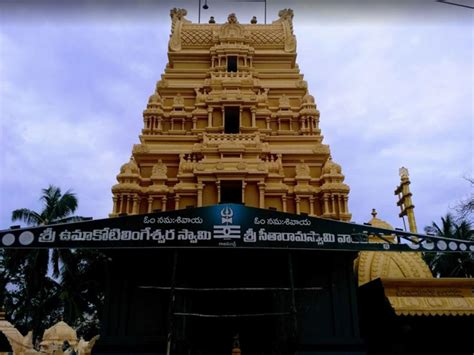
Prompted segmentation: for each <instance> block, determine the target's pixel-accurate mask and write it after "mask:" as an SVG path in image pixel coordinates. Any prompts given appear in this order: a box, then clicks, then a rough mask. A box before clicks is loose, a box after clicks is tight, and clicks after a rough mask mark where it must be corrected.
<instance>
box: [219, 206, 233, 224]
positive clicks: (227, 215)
mask: <svg viewBox="0 0 474 355" xmlns="http://www.w3.org/2000/svg"><path fill="white" fill-rule="evenodd" d="M233 216H234V211H232V208H230V207H226V208H224V209H222V211H221V217H222V219H221V221H222V224H228V223H232V217H233Z"/></svg>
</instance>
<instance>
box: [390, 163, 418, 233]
mask: <svg viewBox="0 0 474 355" xmlns="http://www.w3.org/2000/svg"><path fill="white" fill-rule="evenodd" d="M399 175H400V180H401V182H400V185H399V186H397V188H396V189H395V195H397V196H398V202H397V206H400V210H401V212H400V213H399V215H398V216H399V217H400V218H403V217H404V216H407V218H408V226H409V229H410V232H412V233H417V229H416V220H415V212H414V211H413V209H414V208H415V205H414V204H413V201H412V199H411V196H412V193H411V192H410V178H409V177H408V169H407V168H405V167H403V166H402V167H401V168H400V170H399Z"/></svg>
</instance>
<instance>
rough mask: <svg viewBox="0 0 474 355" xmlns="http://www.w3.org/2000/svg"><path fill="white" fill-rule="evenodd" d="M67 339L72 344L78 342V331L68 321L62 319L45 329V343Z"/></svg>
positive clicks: (60, 341) (43, 342)
mask: <svg viewBox="0 0 474 355" xmlns="http://www.w3.org/2000/svg"><path fill="white" fill-rule="evenodd" d="M65 340H67V341H68V342H69V343H70V344H71V345H72V344H75V343H77V333H76V331H75V330H74V329H73V328H71V327H70V326H69V325H68V324H67V323H66V322H63V321H60V322H58V323H56V324H55V325H53V326H52V327H51V328H48V329H46V330H45V331H44V334H43V341H42V342H41V344H45V343H60V344H62V343H63V342H64V341H65Z"/></svg>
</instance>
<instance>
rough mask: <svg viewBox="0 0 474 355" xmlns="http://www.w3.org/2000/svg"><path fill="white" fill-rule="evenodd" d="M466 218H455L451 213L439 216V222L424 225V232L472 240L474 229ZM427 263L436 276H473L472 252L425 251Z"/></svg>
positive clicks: (473, 260)
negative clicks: (457, 219)
mask: <svg viewBox="0 0 474 355" xmlns="http://www.w3.org/2000/svg"><path fill="white" fill-rule="evenodd" d="M471 227H472V226H471V224H470V223H469V222H468V221H467V220H462V219H461V220H459V221H456V219H455V218H454V217H453V215H451V214H449V213H448V214H447V215H446V216H445V217H442V218H441V224H439V225H438V224H437V223H435V222H433V223H432V225H431V226H428V227H425V232H426V233H430V234H435V235H438V236H442V237H446V238H454V239H461V240H466V241H472V240H474V231H473V230H472V228H471ZM423 258H424V260H425V261H426V262H427V263H428V265H429V267H430V269H431V271H432V272H433V275H434V276H436V277H474V257H473V255H472V253H470V252H466V253H443V252H438V253H425V254H424V255H423Z"/></svg>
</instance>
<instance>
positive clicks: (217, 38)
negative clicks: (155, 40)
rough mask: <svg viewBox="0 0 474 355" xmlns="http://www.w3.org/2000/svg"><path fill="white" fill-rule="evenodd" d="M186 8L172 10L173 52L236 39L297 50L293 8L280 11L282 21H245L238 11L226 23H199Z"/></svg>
mask: <svg viewBox="0 0 474 355" xmlns="http://www.w3.org/2000/svg"><path fill="white" fill-rule="evenodd" d="M186 14H187V11H186V10H185V9H176V8H175V9H172V10H171V12H170V16H171V19H172V25H171V38H170V42H169V48H170V51H180V50H182V49H193V48H209V47H212V46H214V45H215V44H219V43H225V42H231V43H233V45H234V46H235V43H236V42H239V43H243V44H244V43H245V44H251V46H252V47H254V48H258V49H274V50H275V49H279V50H282V51H285V52H293V53H296V39H295V36H294V35H293V23H292V20H293V10H291V9H284V10H281V11H280V12H279V13H278V16H279V18H278V20H276V21H273V22H272V23H271V24H262V25H261V24H252V23H251V24H241V23H240V22H239V21H238V19H237V17H236V16H235V14H230V15H229V16H228V18H227V22H226V23H223V24H216V23H209V24H196V23H192V22H191V21H189V20H187V19H186V18H185V16H186Z"/></svg>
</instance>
